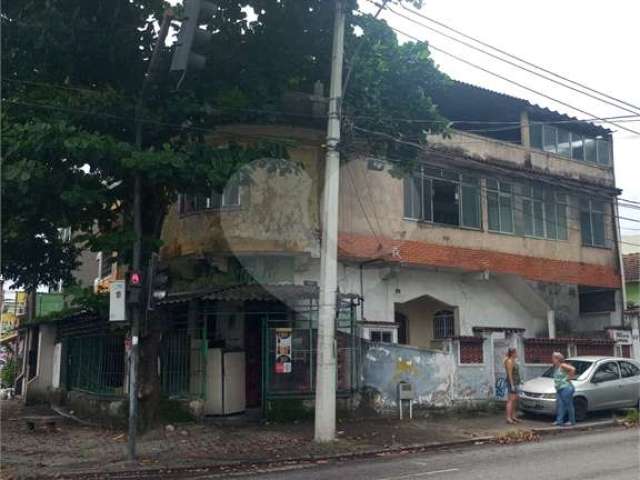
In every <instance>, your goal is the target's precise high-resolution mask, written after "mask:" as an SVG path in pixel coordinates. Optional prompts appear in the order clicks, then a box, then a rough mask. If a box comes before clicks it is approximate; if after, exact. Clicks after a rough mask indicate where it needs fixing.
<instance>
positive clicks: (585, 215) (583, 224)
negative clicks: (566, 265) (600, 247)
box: [580, 210, 593, 245]
mask: <svg viewBox="0 0 640 480" xmlns="http://www.w3.org/2000/svg"><path fill="white" fill-rule="evenodd" d="M580 232H581V233H582V243H583V244H584V245H591V244H593V237H592V235H591V215H590V214H589V210H581V211H580Z"/></svg>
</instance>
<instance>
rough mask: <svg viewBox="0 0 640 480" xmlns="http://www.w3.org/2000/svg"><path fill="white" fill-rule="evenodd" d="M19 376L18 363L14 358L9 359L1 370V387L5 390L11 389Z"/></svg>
mask: <svg viewBox="0 0 640 480" xmlns="http://www.w3.org/2000/svg"><path fill="white" fill-rule="evenodd" d="M17 375H18V362H16V359H15V358H14V357H11V358H9V359H7V361H6V362H5V364H4V365H3V366H2V368H1V369H0V385H2V387H3V388H9V387H12V386H13V383H14V382H15V381H16V377H17Z"/></svg>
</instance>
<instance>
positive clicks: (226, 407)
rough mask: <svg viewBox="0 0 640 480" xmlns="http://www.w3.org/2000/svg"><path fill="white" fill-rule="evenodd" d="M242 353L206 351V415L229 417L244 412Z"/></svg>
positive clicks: (214, 349)
mask: <svg viewBox="0 0 640 480" xmlns="http://www.w3.org/2000/svg"><path fill="white" fill-rule="evenodd" d="M245 408H246V397H245V354H244V351H238V350H233V351H230V350H224V349H222V348H210V349H209V350H208V351H207V400H206V404H205V414H206V415H231V414H233V413H241V412H244V410H245Z"/></svg>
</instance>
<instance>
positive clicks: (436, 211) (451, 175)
mask: <svg viewBox="0 0 640 480" xmlns="http://www.w3.org/2000/svg"><path fill="white" fill-rule="evenodd" d="M404 216H405V218H411V219H415V220H423V221H426V222H433V223H440V224H444V225H454V226H461V227H469V228H477V229H479V228H480V217H481V210H480V178H479V177H477V176H475V175H468V174H460V173H457V172H452V171H449V170H446V169H443V168H439V167H432V166H428V165H422V166H420V167H419V168H418V170H417V171H416V172H415V173H413V174H412V175H410V176H407V177H405V180H404Z"/></svg>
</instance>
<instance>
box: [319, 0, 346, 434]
mask: <svg viewBox="0 0 640 480" xmlns="http://www.w3.org/2000/svg"><path fill="white" fill-rule="evenodd" d="M344 8H345V6H344V3H343V2H342V0H336V16H335V21H334V26H333V49H332V55H331V85H330V87H329V112H328V116H329V119H328V121H327V153H326V161H325V167H324V168H325V170H324V191H323V194H322V244H321V252H320V299H319V300H320V311H319V315H318V359H317V365H318V366H317V375H316V405H315V435H314V437H315V440H316V442H329V441H333V440H335V435H336V344H335V338H336V336H335V330H336V328H335V327H336V300H337V298H336V294H337V290H338V199H339V195H338V194H339V189H340V152H339V151H338V145H339V143H340V102H341V99H342V59H343V54H344V22H345V12H344Z"/></svg>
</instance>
